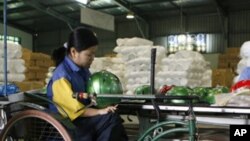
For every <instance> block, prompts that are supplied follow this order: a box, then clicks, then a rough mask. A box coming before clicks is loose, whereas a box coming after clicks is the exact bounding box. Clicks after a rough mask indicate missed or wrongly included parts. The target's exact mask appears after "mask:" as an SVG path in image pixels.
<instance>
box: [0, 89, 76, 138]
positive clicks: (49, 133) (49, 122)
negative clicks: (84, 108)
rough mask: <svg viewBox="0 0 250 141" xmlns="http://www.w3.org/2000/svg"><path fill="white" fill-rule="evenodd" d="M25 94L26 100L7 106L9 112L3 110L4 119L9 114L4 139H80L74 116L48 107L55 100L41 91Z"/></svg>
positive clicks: (1, 131)
mask: <svg viewBox="0 0 250 141" xmlns="http://www.w3.org/2000/svg"><path fill="white" fill-rule="evenodd" d="M24 97H25V98H24V101H17V102H14V103H10V104H7V105H4V106H3V111H6V113H7V114H3V113H2V115H4V116H3V117H2V119H6V117H7V119H9V120H8V122H7V124H6V125H4V128H2V130H0V141H76V140H77V138H76V136H77V135H76V134H77V133H76V129H75V126H74V124H73V123H72V122H71V121H70V119H69V118H67V116H66V118H65V117H62V116H61V115H59V114H58V113H53V112H51V111H50V110H48V104H55V103H54V102H52V101H51V100H49V99H48V98H46V96H44V94H39V93H37V94H33V93H26V92H24ZM65 114H66V113H65ZM3 124H4V123H3ZM2 126H3V125H2Z"/></svg>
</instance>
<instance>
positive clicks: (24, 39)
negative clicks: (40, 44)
mask: <svg viewBox="0 0 250 141" xmlns="http://www.w3.org/2000/svg"><path fill="white" fill-rule="evenodd" d="M7 32H8V35H10V36H16V37H20V38H21V45H22V46H23V47H25V48H29V49H32V47H33V41H32V35H31V34H29V33H26V32H24V31H22V30H19V29H16V28H13V27H10V26H7ZM0 34H2V35H3V24H2V23H0Z"/></svg>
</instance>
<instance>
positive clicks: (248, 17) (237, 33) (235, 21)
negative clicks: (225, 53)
mask: <svg viewBox="0 0 250 141" xmlns="http://www.w3.org/2000/svg"><path fill="white" fill-rule="evenodd" d="M229 31H230V32H229V47H240V46H241V45H242V43H243V42H244V41H247V40H250V11H242V12H233V13H230V15H229Z"/></svg>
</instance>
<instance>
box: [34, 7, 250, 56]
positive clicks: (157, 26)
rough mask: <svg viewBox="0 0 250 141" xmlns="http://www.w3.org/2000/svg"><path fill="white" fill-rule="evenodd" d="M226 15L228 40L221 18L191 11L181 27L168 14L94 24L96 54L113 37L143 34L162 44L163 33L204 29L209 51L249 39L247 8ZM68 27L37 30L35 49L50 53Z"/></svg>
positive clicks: (103, 50) (105, 48) (112, 44)
mask: <svg viewBox="0 0 250 141" xmlns="http://www.w3.org/2000/svg"><path fill="white" fill-rule="evenodd" d="M227 19H228V40H226V37H225V36H224V34H223V30H222V28H223V26H222V22H221V18H220V17H219V16H218V14H207V15H192V16H184V17H183V25H182V30H181V25H180V17H179V16H177V17H168V18H165V19H164V18H161V19H154V20H150V21H147V23H145V22H142V21H141V20H138V21H137V22H136V21H135V20H124V21H122V22H119V23H116V27H115V29H116V30H115V32H110V31H105V30H101V29H96V28H94V31H95V32H96V33H97V35H98V38H99V40H100V45H99V50H98V52H97V56H103V55H104V54H109V53H111V52H112V50H113V48H114V47H115V46H116V39H117V38H126V37H128V38H129V37H135V36H137V37H144V36H145V37H146V38H148V39H151V40H153V41H155V43H156V44H158V45H163V46H166V40H165V37H166V36H167V35H170V34H179V33H183V32H185V33H186V32H188V33H207V34H209V35H211V36H210V38H209V39H210V40H211V41H212V42H211V43H210V44H209V48H208V50H209V52H211V53H218V52H221V53H222V52H224V50H225V48H227V47H240V46H241V44H242V43H243V42H244V41H246V40H250V26H249V25H250V11H241V12H232V13H229V14H228V16H227ZM68 33H69V29H62V30H60V31H50V32H44V33H39V35H38V37H37V38H36V39H35V40H36V42H35V50H36V51H41V52H45V53H48V54H50V53H51V52H52V50H53V49H54V48H56V47H58V46H61V45H62V44H63V43H64V42H65V41H66V40H67V36H68Z"/></svg>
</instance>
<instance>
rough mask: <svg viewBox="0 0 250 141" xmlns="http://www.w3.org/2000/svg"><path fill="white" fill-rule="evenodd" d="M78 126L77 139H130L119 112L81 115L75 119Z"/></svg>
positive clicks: (94, 140)
mask: <svg viewBox="0 0 250 141" xmlns="http://www.w3.org/2000/svg"><path fill="white" fill-rule="evenodd" d="M73 123H74V124H75V126H76V127H77V129H76V130H77V135H76V137H75V139H76V140H77V141H128V137H127V134H126V132H125V129H124V127H123V125H122V119H121V118H120V116H119V115H118V114H117V113H108V114H106V115H100V116H94V117H79V118H77V119H76V120H74V121H73Z"/></svg>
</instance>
